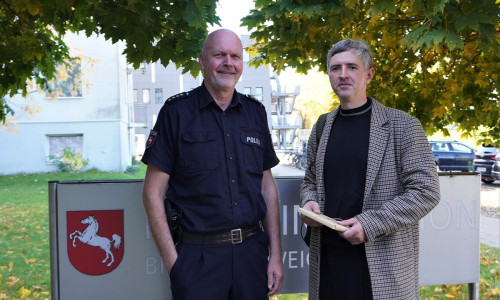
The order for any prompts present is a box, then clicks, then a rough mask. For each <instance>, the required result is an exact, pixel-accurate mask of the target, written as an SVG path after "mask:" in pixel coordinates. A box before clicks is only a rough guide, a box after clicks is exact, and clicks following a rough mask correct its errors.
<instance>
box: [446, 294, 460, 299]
mask: <svg viewBox="0 0 500 300" xmlns="http://www.w3.org/2000/svg"><path fill="white" fill-rule="evenodd" d="M445 297H446V298H457V297H456V296H455V295H452V294H450V293H448V294H446V295H445Z"/></svg>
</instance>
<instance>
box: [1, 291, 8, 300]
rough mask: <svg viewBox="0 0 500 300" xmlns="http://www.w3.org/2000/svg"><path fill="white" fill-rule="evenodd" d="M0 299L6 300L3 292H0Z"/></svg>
mask: <svg viewBox="0 0 500 300" xmlns="http://www.w3.org/2000/svg"><path fill="white" fill-rule="evenodd" d="M0 299H8V298H7V294H5V293H4V292H0Z"/></svg>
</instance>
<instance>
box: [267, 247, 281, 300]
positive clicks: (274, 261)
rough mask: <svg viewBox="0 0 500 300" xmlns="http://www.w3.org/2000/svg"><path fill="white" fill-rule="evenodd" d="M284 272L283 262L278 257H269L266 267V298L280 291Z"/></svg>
mask: <svg viewBox="0 0 500 300" xmlns="http://www.w3.org/2000/svg"><path fill="white" fill-rule="evenodd" d="M284 277H285V271H284V270H283V262H282V260H281V257H279V255H271V257H270V258H269V263H268V265H267V288H268V290H269V293H267V296H268V297H269V296H272V295H274V294H276V293H277V292H279V291H280V290H281V285H282V284H283V278H284Z"/></svg>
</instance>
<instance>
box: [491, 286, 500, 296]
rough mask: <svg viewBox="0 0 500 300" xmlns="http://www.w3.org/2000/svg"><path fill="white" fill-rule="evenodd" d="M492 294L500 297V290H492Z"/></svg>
mask: <svg viewBox="0 0 500 300" xmlns="http://www.w3.org/2000/svg"><path fill="white" fill-rule="evenodd" d="M491 294H492V295H495V296H496V295H500V288H498V287H496V288H494V289H492V290H491Z"/></svg>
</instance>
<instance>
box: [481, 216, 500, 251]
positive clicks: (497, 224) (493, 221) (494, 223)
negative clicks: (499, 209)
mask: <svg viewBox="0 0 500 300" xmlns="http://www.w3.org/2000/svg"><path fill="white" fill-rule="evenodd" d="M479 242H480V243H481V244H486V245H488V246H490V247H496V248H500V219H498V218H492V217H487V216H483V215H481V218H480V219H479Z"/></svg>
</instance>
